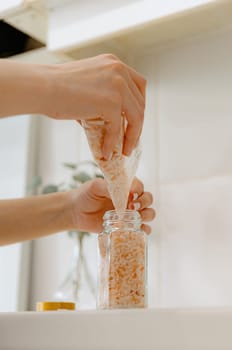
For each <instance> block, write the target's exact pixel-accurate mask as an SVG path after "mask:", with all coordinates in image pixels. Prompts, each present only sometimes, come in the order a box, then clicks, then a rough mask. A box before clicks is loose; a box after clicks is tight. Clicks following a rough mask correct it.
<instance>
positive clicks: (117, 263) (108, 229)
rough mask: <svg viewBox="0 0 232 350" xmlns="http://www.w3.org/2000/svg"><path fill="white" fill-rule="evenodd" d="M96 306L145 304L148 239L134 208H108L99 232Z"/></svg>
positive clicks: (103, 307) (135, 305)
mask: <svg viewBox="0 0 232 350" xmlns="http://www.w3.org/2000/svg"><path fill="white" fill-rule="evenodd" d="M98 250H99V276H98V307H99V308H101V309H108V308H109V309H116V308H144V307H146V306H147V242H146V234H145V233H144V232H143V231H142V230H141V218H140V215H139V213H138V212H137V211H133V210H126V211H125V212H124V213H123V214H121V215H120V217H119V215H118V214H117V213H116V211H114V210H112V211H107V212H106V213H105V215H104V231H103V232H102V233H101V234H100V235H99V236H98Z"/></svg>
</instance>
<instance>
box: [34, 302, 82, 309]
mask: <svg viewBox="0 0 232 350" xmlns="http://www.w3.org/2000/svg"><path fill="white" fill-rule="evenodd" d="M57 310H75V303H73V302H63V301H40V302H38V303H37V304H36V311H57Z"/></svg>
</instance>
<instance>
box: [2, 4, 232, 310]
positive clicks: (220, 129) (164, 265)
mask: <svg viewBox="0 0 232 350" xmlns="http://www.w3.org/2000/svg"><path fill="white" fill-rule="evenodd" d="M164 3H165V2H163V1H158V0H157V1H155V0H154V1H142V0H137V1H136V0H124V1H123V0H120V1H117V2H115V1H106V0H104V1H103V0H102V1H100V0H96V1H93V0H92V1H91V0H86V1H84V2H83V1H73V0H54V1H46V0H44V1H42V0H41V1H40V0H38V1H37V0H34V1H33V0H24V1H20V0H11V1H6V0H2V1H1V4H0V20H1V21H0V57H1V58H9V59H12V60H20V61H24V62H38V63H49V64H57V63H61V62H67V61H70V60H74V59H80V58H84V57H89V56H94V55H97V54H99V53H104V52H112V53H114V54H116V55H117V56H119V57H120V58H121V59H122V60H124V61H125V62H127V63H128V64H130V65H132V66H133V67H134V68H135V69H137V70H139V71H140V72H141V73H142V74H144V75H145V77H146V78H147V81H148V85H147V105H146V115H145V124H144V129H143V135H142V139H141V146H142V157H141V161H140V165H139V169H138V173H137V175H138V176H139V177H140V178H141V179H142V180H143V181H144V183H145V186H146V188H147V189H149V190H151V191H152V193H153V194H154V198H155V207H156V210H157V214H158V215H157V219H156V220H155V222H154V223H153V225H152V229H153V233H152V235H151V236H150V237H149V259H148V266H149V269H148V290H149V306H150V307H156V306H162V307H182V306H209V305H210V306H228V305H231V304H232V280H231V277H230V275H231V273H230V270H231V266H232V254H231V248H232V233H231V228H232V216H231V210H232V195H231V191H232V175H231V174H232V137H231V130H232V104H231V93H232V65H231V57H232V41H231V30H232V28H231V23H230V22H231V21H230V18H231V15H232V3H231V1H223V0H222V1H211V3H212V5H207V6H206V4H207V3H210V1H203V0H202V1H194V0H192V1H190V2H189V4H186V2H184V1H174V0H173V1H172V2H169V1H167V2H166V7H164V5H163V4H164ZM196 3H197V5H198V4H201V3H202V6H199V8H198V7H197V9H195V10H194V11H192V10H191V9H189V8H186V9H185V6H186V7H188V6H190V7H191V6H193V5H194V4H196ZM162 6H163V7H164V11H163V10H162V9H163V7H162ZM175 6H176V13H175V11H174V10H173V9H174V8H175ZM159 10H160V11H159ZM161 10H162V11H163V12H162V11H161ZM190 10H191V11H190ZM165 11H166V12H165ZM168 11H170V13H171V11H174V15H173V16H170V15H169V12H168ZM130 14H131V15H130ZM136 16H137V17H136ZM159 16H163V18H164V19H163V21H160V20H159ZM165 16H166V17H165ZM157 18H158V19H157ZM133 21H134V22H133ZM86 160H88V161H89V160H92V156H91V154H90V151H89V148H88V144H87V141H86V138H85V135H84V133H83V131H82V130H81V128H80V126H79V125H78V124H77V123H76V122H73V121H55V120H51V119H48V118H47V117H45V116H29V115H28V116H17V117H12V118H6V119H2V120H1V121H0V164H1V166H0V198H1V199H4V198H16V197H23V196H26V195H29V194H30V193H31V192H30V191H32V187H33V186H32V187H31V184H32V183H33V181H34V187H33V188H35V187H36V186H35V185H36V184H35V182H36V181H39V180H38V177H41V178H42V180H43V184H55V185H56V184H61V183H68V182H69V179H70V176H71V177H72V176H73V174H74V175H75V174H76V173H77V169H75V168H72V166H71V167H67V166H66V167H65V166H64V165H63V164H64V163H69V164H70V163H71V165H73V164H74V165H75V164H79V162H82V161H86ZM84 171H87V173H88V169H87V170H84ZM37 185H38V183H37ZM40 188H41V186H40ZM33 191H34V190H33ZM25 215H27V213H25ZM13 219H14V218H12V220H13ZM78 252H79V246H76V245H75V239H73V237H70V235H68V234H67V233H66V232H59V233H57V234H56V235H53V236H50V237H47V238H42V239H38V240H35V241H32V242H26V243H22V244H16V245H10V246H7V247H0V311H17V310H34V309H35V305H36V302H37V301H44V300H51V299H53V298H54V297H55V296H56V295H57V292H62V293H63V294H65V293H66V292H67V290H66V289H68V288H70V284H69V282H70V280H69V282H67V281H66V282H67V283H66V282H65V280H66V279H67V278H68V277H69V274H70V271H71V269H72V266H73V264H74V263H75V259H76V258H77V256H78ZM83 254H84V257H85V262H86V264H87V266H88V273H89V275H90V276H91V277H90V279H91V282H89V278H88V276H86V272H83V276H84V277H83V278H82V282H81V286H80V289H81V292H80V293H79V298H80V300H79V307H80V308H81V307H83V308H95V298H94V295H93V294H94V293H92V292H91V290H94V289H95V288H96V279H97V242H96V236H95V235H89V236H86V237H85V238H84V241H83ZM63 282H65V283H64V284H63V285H62V283H63ZM66 286H67V288H66ZM91 288H92V289H91Z"/></svg>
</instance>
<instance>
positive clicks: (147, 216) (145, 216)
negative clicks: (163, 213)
mask: <svg viewBox="0 0 232 350" xmlns="http://www.w3.org/2000/svg"><path fill="white" fill-rule="evenodd" d="M139 214H140V215H141V219H142V221H143V222H149V221H152V220H154V219H155V216H156V213H155V210H154V209H153V208H146V209H143V210H141V211H139Z"/></svg>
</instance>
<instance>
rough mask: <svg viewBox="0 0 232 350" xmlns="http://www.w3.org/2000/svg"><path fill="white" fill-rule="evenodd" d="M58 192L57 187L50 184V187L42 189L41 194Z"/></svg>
mask: <svg viewBox="0 0 232 350" xmlns="http://www.w3.org/2000/svg"><path fill="white" fill-rule="evenodd" d="M58 190H59V188H58V186H56V185H52V184H50V185H46V186H45V187H44V188H43V191H42V193H43V194H47V193H53V192H58Z"/></svg>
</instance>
